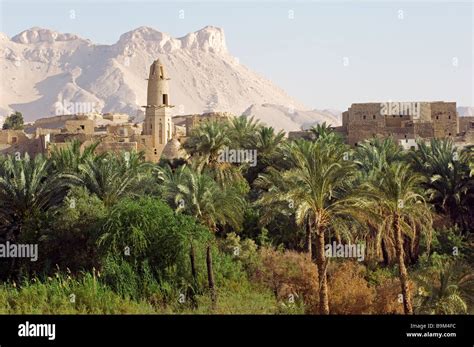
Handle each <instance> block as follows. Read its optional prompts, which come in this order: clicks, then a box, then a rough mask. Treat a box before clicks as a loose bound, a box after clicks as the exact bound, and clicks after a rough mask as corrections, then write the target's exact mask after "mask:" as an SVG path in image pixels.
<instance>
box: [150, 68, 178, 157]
mask: <svg viewBox="0 0 474 347" xmlns="http://www.w3.org/2000/svg"><path fill="white" fill-rule="evenodd" d="M168 80H169V78H168V77H167V74H166V71H165V67H164V66H163V64H161V62H160V60H159V59H157V60H155V61H154V62H153V64H151V66H150V76H149V78H148V90H147V102H146V106H145V108H146V110H145V121H144V123H143V135H149V136H151V141H150V144H151V146H152V148H151V149H150V148H147V151H146V152H147V153H148V157H149V158H147V160H150V161H154V162H158V161H159V160H160V156H161V153H162V152H163V148H164V147H165V145H166V143H167V142H168V141H169V140H171V138H172V137H173V132H172V123H171V108H172V107H173V106H171V105H170V104H169V87H168Z"/></svg>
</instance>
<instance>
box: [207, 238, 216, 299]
mask: <svg viewBox="0 0 474 347" xmlns="http://www.w3.org/2000/svg"><path fill="white" fill-rule="evenodd" d="M206 264H207V281H208V284H209V290H210V292H211V302H212V307H213V308H215V306H216V303H217V294H216V286H215V283H214V269H213V267H212V249H211V244H208V245H207V250H206Z"/></svg>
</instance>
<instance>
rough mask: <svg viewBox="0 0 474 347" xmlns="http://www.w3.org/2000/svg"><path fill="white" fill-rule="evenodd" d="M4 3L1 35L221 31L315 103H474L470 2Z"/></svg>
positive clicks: (250, 59)
mask: <svg viewBox="0 0 474 347" xmlns="http://www.w3.org/2000/svg"><path fill="white" fill-rule="evenodd" d="M0 3H1V5H0V10H1V14H0V24H1V25H0V31H2V32H4V33H6V34H7V35H9V36H13V35H15V34H17V33H19V32H20V31H22V30H25V29H27V28H30V27H33V26H40V27H45V28H50V29H54V30H57V31H60V32H72V33H75V34H78V35H80V36H82V37H84V38H88V39H91V40H92V41H94V42H96V43H105V44H111V43H114V42H116V41H117V40H118V38H119V36H120V35H121V34H123V33H124V32H126V31H129V30H132V29H134V28H137V27H139V26H151V27H153V28H155V29H157V30H160V31H164V32H167V33H170V34H171V35H173V36H176V37H179V36H183V35H185V34H187V33H188V32H191V31H196V30H198V29H201V28H202V27H204V26H206V25H214V26H218V27H222V28H223V29H224V31H225V34H226V40H227V46H228V48H229V50H230V52H231V53H232V54H233V55H234V56H236V57H238V58H239V59H240V61H241V63H243V64H245V65H247V66H248V67H249V68H251V69H253V70H255V71H257V72H258V73H260V74H262V75H264V76H265V77H267V78H269V79H270V80H272V81H273V82H274V83H276V84H277V85H279V86H280V87H282V88H283V89H285V90H286V91H287V92H288V94H290V95H291V96H293V97H295V98H297V99H299V100H301V101H302V102H303V103H305V104H306V105H308V106H309V107H313V108H337V109H341V110H342V109H346V108H347V107H348V106H349V105H350V104H351V103H353V102H364V101H382V100H400V101H411V100H426V101H429V100H446V101H457V102H458V105H463V106H464V105H466V106H474V96H473V93H474V90H473V4H472V3H471V2H470V1H463V2H457V3H453V2H447V1H446V2H445V1H422V2H417V3H413V2H408V1H397V2H387V1H384V2H383V3H381V2H376V1H344V2H343V1H315V2H309V1H298V2H294V1H243V2H230V1H226V2H219V1H207V2H202V1H194V2H184V1H180V2H166V1H151V0H149V1H133V2H132V1H121V2H120V1H110V0H96V1H89V0H83V1H80V2H77V1H42V0H39V1H23V0H15V1H9V0H0ZM70 10H74V11H75V13H76V18H75V19H71V18H70V16H69V14H70ZM179 10H184V15H185V18H184V19H179ZM290 10H292V11H294V12H293V13H294V19H289V11H290ZM400 11H402V12H400ZM400 16H402V17H403V18H402V19H400ZM346 58H347V59H346ZM345 62H346V63H348V64H346V65H347V66H345V64H344V63H345Z"/></svg>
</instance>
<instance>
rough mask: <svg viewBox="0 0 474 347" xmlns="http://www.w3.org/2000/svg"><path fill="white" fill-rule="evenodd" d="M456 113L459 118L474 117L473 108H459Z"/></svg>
mask: <svg viewBox="0 0 474 347" xmlns="http://www.w3.org/2000/svg"><path fill="white" fill-rule="evenodd" d="M457 111H458V114H459V116H461V117H474V107H469V106H459V107H458V108H457Z"/></svg>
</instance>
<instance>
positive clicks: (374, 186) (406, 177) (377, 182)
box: [358, 162, 432, 314]
mask: <svg viewBox="0 0 474 347" xmlns="http://www.w3.org/2000/svg"><path fill="white" fill-rule="evenodd" d="M422 180H423V178H422V177H421V176H420V175H419V174H416V173H414V172H413V169H412V168H411V167H410V166H409V165H408V164H406V163H403V162H393V163H391V164H389V165H388V166H387V167H386V168H384V169H383V170H382V171H380V172H379V173H378V174H377V175H373V176H372V177H370V179H369V180H368V181H367V182H365V183H364V184H363V185H362V186H361V189H360V190H359V191H358V194H359V195H360V196H361V198H362V199H361V200H360V203H361V206H362V207H365V208H366V209H367V211H373V218H377V219H378V220H379V221H380V223H381V227H382V228H385V229H388V230H391V232H392V234H393V240H394V243H395V253H396V258H397V263H398V270H399V278H400V284H401V291H402V295H403V307H404V311H405V313H406V314H412V313H413V306H412V300H411V294H410V290H409V278H408V271H407V268H406V265H405V252H404V235H409V236H410V237H413V234H414V232H415V231H414V224H413V221H414V220H416V221H417V223H420V224H423V225H425V226H427V227H428V228H431V224H432V219H431V218H432V217H431V211H430V209H429V207H428V206H427V204H426V203H425V201H424V199H423V197H422V196H421V195H420V194H419V193H418V190H419V188H420V184H421V182H422Z"/></svg>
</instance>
